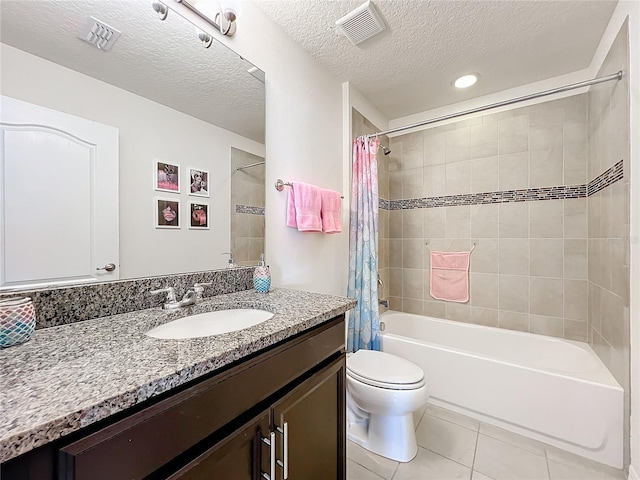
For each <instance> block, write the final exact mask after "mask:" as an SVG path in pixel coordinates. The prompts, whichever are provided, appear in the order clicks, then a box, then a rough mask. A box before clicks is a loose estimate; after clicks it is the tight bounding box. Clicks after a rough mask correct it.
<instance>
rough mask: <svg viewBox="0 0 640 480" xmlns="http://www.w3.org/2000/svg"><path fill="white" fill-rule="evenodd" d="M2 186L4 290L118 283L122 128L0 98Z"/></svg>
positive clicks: (0, 275) (0, 281)
mask: <svg viewBox="0 0 640 480" xmlns="http://www.w3.org/2000/svg"><path fill="white" fill-rule="evenodd" d="M0 186H1V187H2V191H1V192H0V193H1V195H0V254H1V257H0V262H1V264H0V288H13V287H21V286H27V285H44V284H57V283H81V282H90V281H104V280H115V279H117V278H118V276H119V270H120V268H119V267H120V266H119V256H118V241H119V238H118V129H117V128H114V127H110V126H107V125H102V124H100V123H96V122H91V121H89V120H85V119H83V118H80V117H75V116H73V115H67V114H65V113H61V112H58V111H55V110H51V109H48V108H44V107H40V106H38V105H33V104H30V103H27V102H23V101H20V100H15V99H13V98H9V97H6V96H1V97H0ZM108 264H113V265H115V267H116V268H115V269H114V270H112V269H111V266H109V268H107V269H105V268H104V267H105V266H106V265H108ZM109 270H111V271H109Z"/></svg>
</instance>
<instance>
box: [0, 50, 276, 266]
mask: <svg viewBox="0 0 640 480" xmlns="http://www.w3.org/2000/svg"><path fill="white" fill-rule="evenodd" d="M0 46H1V50H0V54H1V55H2V72H1V92H2V94H3V95H7V96H10V97H14V98H17V99H20V100H24V101H27V102H31V103H35V104H37V105H41V106H44V107H48V108H52V109H54V110H58V111H61V112H65V113H68V114H71V115H76V116H79V117H83V118H87V119H89V120H93V121H96V122H100V123H104V124H107V125H111V126H114V127H117V128H118V129H119V131H120V135H119V138H120V184H119V190H120V278H135V277H141V276H152V275H160V274H169V273H178V272H185V271H187V272H188V271H200V270H207V269H213V268H224V266H225V265H226V259H225V257H224V256H222V255H221V253H222V252H227V251H229V240H230V238H229V236H230V218H229V215H230V207H229V205H230V181H229V178H230V174H231V167H230V155H231V147H232V146H233V147H236V148H239V149H241V150H245V151H248V152H250V153H254V154H256V155H260V156H261V155H264V146H263V145H261V144H258V143H256V142H254V141H252V140H249V139H246V138H244V137H241V136H239V135H236V134H234V133H231V132H229V131H227V130H223V129H221V128H218V127H215V126H213V125H211V124H209V123H206V122H203V121H201V120H198V119H196V118H194V117H190V116H188V115H185V114H183V113H180V112H178V111H176V110H172V109H171V108H168V107H166V106H164V105H160V104H159V103H155V102H152V101H151V100H148V99H146V98H143V97H140V96H138V95H134V94H132V93H130V92H127V91H125V90H122V89H120V88H117V87H114V86H112V85H109V84H107V83H104V82H101V81H98V80H96V79H94V78H91V77H88V76H86V75H82V74H79V73H77V72H75V71H73V70H70V69H68V68H64V67H61V66H59V65H56V64H54V63H51V62H49V61H47V60H43V59H41V58H39V57H36V56H34V55H31V54H28V53H25V52H23V51H21V50H17V49H15V48H13V47H10V46H8V45H4V44H1V45H0ZM155 159H158V160H161V161H167V162H169V163H177V164H179V165H180V167H181V179H180V181H181V184H182V188H181V190H182V193H180V194H179V195H178V194H173V193H166V192H156V191H154V189H153V175H154V164H153V162H154V160H155ZM188 167H196V168H202V169H205V170H208V171H209V173H210V192H211V197H210V198H209V199H203V198H201V197H190V196H189V195H188V194H187V190H186V188H185V182H186V173H185V172H186V169H187V168H188ZM220 172H222V173H220ZM187 186H188V184H187ZM156 196H158V197H162V198H169V199H172V198H179V199H180V201H181V205H180V207H181V215H182V221H181V223H182V228H181V229H180V230H158V229H156V228H155V227H154V224H153V219H154V214H155V213H154V210H153V208H154V205H153V199H154V197H156ZM190 200H191V201H194V202H198V203H200V202H202V203H208V204H209V209H210V210H209V217H210V225H211V229H210V230H207V231H195V230H190V229H189V228H188V223H187V220H188V218H189V217H188V215H186V212H187V211H188V208H189V201H190Z"/></svg>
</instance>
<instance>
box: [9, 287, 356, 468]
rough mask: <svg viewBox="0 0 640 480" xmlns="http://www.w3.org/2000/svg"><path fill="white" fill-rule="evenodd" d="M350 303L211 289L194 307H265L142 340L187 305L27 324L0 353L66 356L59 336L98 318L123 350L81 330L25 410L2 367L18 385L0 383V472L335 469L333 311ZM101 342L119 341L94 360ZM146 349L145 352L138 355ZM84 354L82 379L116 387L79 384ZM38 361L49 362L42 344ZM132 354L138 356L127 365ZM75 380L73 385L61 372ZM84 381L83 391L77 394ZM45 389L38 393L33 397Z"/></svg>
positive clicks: (338, 348) (339, 328)
mask: <svg viewBox="0 0 640 480" xmlns="http://www.w3.org/2000/svg"><path fill="white" fill-rule="evenodd" d="M354 303H355V302H354V301H352V300H349V299H345V298H341V297H333V296H329V295H320V294H311V293H308V292H297V291H293V290H283V289H279V290H276V291H275V292H272V293H270V294H267V295H264V294H263V295H260V294H255V293H254V292H249V291H247V292H238V293H234V294H229V295H221V296H218V297H212V299H211V300H209V301H205V302H204V303H203V304H201V305H198V306H197V309H198V310H200V311H205V310H207V309H210V310H212V309H221V308H234V307H238V306H247V305H249V304H250V305H251V306H252V307H253V308H263V309H266V310H270V311H272V312H273V313H275V315H274V317H273V318H272V319H271V320H268V321H266V322H264V323H263V324H260V325H257V326H255V327H251V328H249V329H246V330H241V331H238V332H233V333H229V334H224V335H218V336H215V337H207V338H199V339H191V340H186V341H177V340H158V339H151V338H149V337H146V335H144V332H146V331H148V329H149V327H152V326H154V325H156V324H157V323H158V322H163V321H168V320H169V319H172V318H174V317H175V316H176V315H178V316H179V315H184V314H189V313H196V312H174V313H172V314H171V315H167V314H163V313H162V310H159V309H148V310H144V311H141V312H131V313H129V314H124V315H115V316H112V317H107V318H103V319H95V320H89V321H86V322H80V323H76V324H72V325H65V326H62V327H54V328H50V329H44V330H41V331H37V332H36V335H35V336H34V338H33V339H32V340H31V341H30V342H28V343H27V344H24V345H23V346H19V347H13V348H12V349H6V350H5V351H0V360H3V361H4V360H6V361H7V362H8V363H9V364H10V365H9V367H11V366H12V365H13V366H15V367H16V368H21V367H19V359H15V358H14V357H21V356H24V357H23V358H22V359H23V360H26V359H27V358H28V356H29V354H30V353H33V350H34V349H37V347H38V346H40V347H41V349H44V350H45V352H44V354H45V355H46V354H51V355H53V357H54V360H55V359H57V360H59V361H60V360H61V361H62V362H65V361H66V359H62V357H61V356H60V352H57V353H56V352H55V351H54V350H55V349H56V348H57V347H59V346H61V345H62V343H59V342H66V343H67V344H68V343H74V340H73V338H75V337H66V340H63V338H62V336H63V335H75V334H78V333H81V332H82V333H84V334H85V335H88V336H90V337H91V336H92V335H94V336H95V335H100V334H99V333H98V331H99V330H98V329H100V328H101V327H103V328H110V330H111V332H109V334H108V337H109V338H110V339H114V334H115V335H116V337H115V338H117V336H118V335H122V336H124V337H127V338H124V339H123V340H122V341H121V342H118V343H124V344H125V345H124V346H118V344H117V343H110V344H107V345H104V343H103V345H101V346H99V347H97V346H96V345H95V344H93V342H92V339H89V340H87V339H86V338H85V339H83V340H79V342H81V343H82V342H85V343H84V345H85V347H86V348H85V350H84V351H82V352H78V351H76V350H74V351H75V352H76V356H77V358H76V359H75V360H81V361H80V362H77V361H72V362H71V363H72V364H73V365H74V366H76V367H78V371H75V370H74V369H73V368H71V369H70V368H66V371H67V372H68V373H67V375H66V376H65V377H59V376H57V375H55V373H56V368H55V366H54V365H53V362H52V364H51V365H50V367H51V369H50V371H49V372H47V373H50V374H51V375H49V377H50V378H49V380H50V381H51V382H52V385H49V386H40V387H41V388H38V386H34V389H33V398H27V399H25V404H24V405H23V406H21V405H20V402H19V399H18V398H13V399H12V398H11V395H12V394H13V395H18V394H20V393H22V392H24V391H25V390H24V388H25V387H28V385H26V384H25V383H24V382H25V380H17V379H18V377H19V375H16V372H10V371H7V372H8V373H9V375H8V376H12V377H13V379H14V380H17V382H18V385H15V384H14V385H13V386H12V385H10V384H9V383H7V382H5V381H2V385H0V386H1V387H3V389H2V390H0V392H1V393H0V405H1V406H2V407H3V413H2V415H3V417H4V416H5V412H7V407H10V406H12V405H15V406H16V409H17V411H16V412H13V413H12V412H10V411H9V413H8V415H9V418H7V419H3V422H2V423H3V424H4V426H0V454H1V455H2V456H0V459H2V461H3V462H4V463H2V464H0V474H1V477H2V479H3V480H7V479H8V480H13V479H20V480H31V479H78V480H83V479H87V480H88V479H90V480H100V479H109V480H113V479H134V478H140V479H142V478H148V479H151V478H163V479H164V478H171V479H178V478H181V479H200V478H202V479H204V478H207V479H208V478H229V479H231V478H233V479H256V480H257V479H261V478H264V479H266V478H271V479H285V478H304V479H316V478H317V479H323V480H324V479H334V478H336V479H344V478H346V476H345V448H346V439H345V380H344V378H345V376H344V373H345V371H344V369H345V353H344V332H345V326H344V312H345V311H346V310H347V309H349V308H351V307H352V306H353V304H354ZM163 315H164V316H163ZM159 316H160V320H158V318H159ZM154 318H155V320H154ZM92 324H93V325H92ZM56 329H57V330H58V331H57V332H56V331H55V330H56ZM78 329H81V330H78ZM39 333H40V334H41V335H38V334H39ZM102 335H105V333H104V332H103V333H102ZM39 337H40V338H39ZM93 340H95V338H94V339H93ZM90 344H91V345H90ZM127 344H128V345H127ZM78 346H79V345H76V347H78ZM132 347H135V348H134V349H132ZM20 349H22V350H20ZM108 349H115V350H116V351H115V352H113V353H115V355H109V359H110V360H109V361H105V359H103V358H101V355H102V354H104V353H105V352H106V350H108ZM144 349H147V350H146V351H145V350H144ZM11 350H13V352H11ZM127 350H129V354H127V353H126V351H127ZM10 353H14V355H13V356H10V355H9V354H10ZM68 353H70V354H71V351H69V352H68ZM146 357H151V358H153V359H154V360H151V361H143V360H144V359H145V358H146ZM92 358H93V359H94V360H95V364H94V365H93V370H94V372H95V373H94V375H93V376H94V377H98V378H102V380H103V381H109V380H107V379H112V380H113V382H114V383H116V384H117V385H115V387H116V389H117V390H118V391H119V392H120V393H119V394H118V395H116V396H113V395H110V396H109V393H110V392H112V391H113V390H114V389H113V388H112V387H113V386H112V387H109V386H106V387H104V388H103V387H101V386H100V385H101V384H102V383H103V382H101V381H99V380H97V381H95V382H92V384H91V388H88V389H85V385H84V383H83V382H87V381H90V379H89V377H88V375H89V372H90V371H91V370H92V366H91V365H88V364H87V365H86V366H85V367H84V368H83V367H81V364H83V363H85V362H87V361H91V359H92ZM169 359H170V361H168V360H169ZM159 360H160V364H158V366H157V371H156V372H151V371H150V370H149V368H151V364H153V363H155V362H157V361H159ZM35 361H36V362H46V359H45V356H43V355H42V354H40V355H39V356H38V357H37V358H36V359H35ZM129 362H142V364H141V365H139V368H138V369H136V368H135V365H134V364H132V363H129ZM70 366H71V364H68V365H67V367H70ZM40 367H43V365H42V364H41V365H40ZM22 369H23V372H24V373H27V372H25V370H26V371H28V372H29V373H28V375H30V376H31V377H30V379H31V380H35V379H36V377H37V378H39V379H41V380H43V379H45V378H46V377H47V373H45V375H44V376H43V375H41V374H39V373H37V372H36V370H37V368H33V369H31V368H29V367H22ZM109 369H111V370H112V371H111V372H106V370H109ZM3 370H6V368H5V367H3ZM101 370H102V371H101ZM40 371H41V370H40ZM123 372H129V374H130V375H129V378H124V377H122V376H121V375H122V374H123ZM73 376H76V378H75V381H74V380H73V379H71V378H69V377H73ZM154 376H155V377H156V378H155V379H153V380H151V381H150V380H149V379H150V378H151V377H154ZM7 380H9V382H10V381H11V379H7ZM145 380H146V382H145ZM55 384H57V387H56V385H55ZM74 384H75V385H76V387H75V388H76V392H75V393H72V390H73V388H74ZM4 387H7V388H8V389H9V390H10V391H6V389H4ZM56 388H57V389H59V390H60V393H58V394H56V393H55V391H56ZM69 389H71V390H69ZM65 390H66V392H67V394H70V395H73V396H74V397H75V398H74V399H73V400H72V401H70V400H69V399H62V398H60V399H58V397H60V396H61V395H62V394H63V391H65ZM85 390H86V397H87V398H82V397H85ZM45 392H49V395H51V397H50V398H49V399H47V398H46V396H45V397H41V396H40V395H41V394H44V393H45ZM89 397H93V399H90V398H89ZM49 400H50V401H49ZM90 404H91V405H90ZM63 405H64V406H65V407H66V410H65V408H63ZM74 406H75V411H74V410H73V407H74ZM39 407H41V408H42V410H39ZM9 410H10V409H9ZM29 416H31V417H32V418H31V420H29V419H28V417H29ZM12 417H13V418H12ZM33 417H35V418H36V419H37V421H33ZM47 419H48V421H47ZM7 421H8V422H9V423H6V422H7ZM52 437H55V438H52ZM5 460H6V461H5Z"/></svg>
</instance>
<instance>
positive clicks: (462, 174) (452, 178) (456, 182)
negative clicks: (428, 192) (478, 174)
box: [445, 160, 471, 195]
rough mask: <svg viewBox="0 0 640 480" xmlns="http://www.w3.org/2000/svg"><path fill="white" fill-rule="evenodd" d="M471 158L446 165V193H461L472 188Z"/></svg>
mask: <svg viewBox="0 0 640 480" xmlns="http://www.w3.org/2000/svg"><path fill="white" fill-rule="evenodd" d="M470 163H471V162H470V161H469V160H465V161H459V162H455V163H447V165H446V167H445V168H446V173H445V175H446V190H445V191H446V194H447V195H461V194H465V193H469V191H470V189H471V165H470Z"/></svg>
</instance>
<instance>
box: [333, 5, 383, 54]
mask: <svg viewBox="0 0 640 480" xmlns="http://www.w3.org/2000/svg"><path fill="white" fill-rule="evenodd" d="M336 26H337V27H338V29H339V30H340V31H341V32H342V33H343V34H344V36H345V37H347V38H348V39H349V41H350V42H351V43H353V44H354V45H358V44H359V43H362V42H364V41H365V40H367V39H368V38H371V37H373V36H374V35H377V34H378V33H380V32H382V31H383V30H384V29H385V28H387V26H386V25H385V24H384V21H383V20H382V17H381V16H380V14H379V13H378V12H377V11H376V9H375V7H374V6H373V4H372V3H371V0H368V1H367V3H365V4H364V5H361V6H359V7H358V8H356V9H355V10H354V11H353V12H350V13H347V14H346V15H345V16H344V17H342V18H341V19H340V20H338V21H337V22H336Z"/></svg>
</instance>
